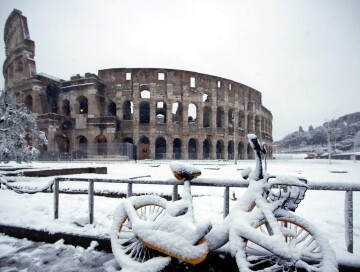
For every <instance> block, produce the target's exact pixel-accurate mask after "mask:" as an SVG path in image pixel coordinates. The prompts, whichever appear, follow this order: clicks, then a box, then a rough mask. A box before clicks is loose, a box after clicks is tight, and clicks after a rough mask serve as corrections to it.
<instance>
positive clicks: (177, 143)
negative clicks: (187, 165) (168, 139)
mask: <svg viewBox="0 0 360 272" xmlns="http://www.w3.org/2000/svg"><path fill="white" fill-rule="evenodd" d="M173 159H175V160H181V139H179V138H176V139H174V141H173Z"/></svg>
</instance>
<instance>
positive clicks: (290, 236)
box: [244, 214, 337, 271]
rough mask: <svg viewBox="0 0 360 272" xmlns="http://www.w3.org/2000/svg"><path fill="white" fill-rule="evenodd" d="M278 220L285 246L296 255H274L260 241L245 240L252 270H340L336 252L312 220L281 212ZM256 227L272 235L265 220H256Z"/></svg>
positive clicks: (248, 262) (246, 254)
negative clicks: (289, 257) (287, 257)
mask: <svg viewBox="0 0 360 272" xmlns="http://www.w3.org/2000/svg"><path fill="white" fill-rule="evenodd" d="M276 221H277V223H278V225H279V226H280V230H281V233H282V234H283V239H284V240H285V242H286V243H287V245H288V248H287V249H285V250H288V251H290V252H291V253H292V256H293V258H292V259H285V258H284V257H282V256H280V254H279V255H274V254H273V253H272V252H270V251H268V250H267V249H265V248H263V247H262V246H261V245H258V244H255V243H253V242H252V241H250V240H244V242H245V258H246V262H247V266H248V268H249V269H250V271H260V270H261V271H337V265H336V259H335V254H334V252H333V251H332V249H331V247H330V245H329V243H328V241H327V239H326V238H325V237H323V235H322V234H321V233H319V232H318V231H317V230H316V229H315V228H314V227H313V226H312V225H311V224H310V223H308V222H307V221H305V220H304V219H300V218H299V217H297V216H295V215H292V214H291V215H289V216H286V215H283V216H278V217H277V218H276ZM256 231H258V232H261V233H262V234H265V235H268V236H272V235H273V232H272V230H271V228H270V225H269V224H268V222H267V221H266V220H263V221H260V222H259V223H258V224H256ZM274 247H276V241H275V242H274Z"/></svg>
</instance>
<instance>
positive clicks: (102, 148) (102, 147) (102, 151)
mask: <svg viewBox="0 0 360 272" xmlns="http://www.w3.org/2000/svg"><path fill="white" fill-rule="evenodd" d="M97 143H98V154H99V155H107V139H106V137H105V135H103V134H100V135H99V136H97Z"/></svg>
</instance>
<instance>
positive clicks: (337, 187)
mask: <svg viewBox="0 0 360 272" xmlns="http://www.w3.org/2000/svg"><path fill="white" fill-rule="evenodd" d="M138 178H142V177H138ZM61 181H77V182H88V183H89V185H88V199H89V202H88V207H89V223H90V224H92V223H93V222H94V183H125V184H127V194H126V196H127V197H130V196H132V194H133V193H132V192H133V184H154V185H171V186H172V201H175V200H177V199H178V186H179V181H177V180H175V179H169V180H144V179H141V180H136V178H133V179H96V178H95V179H89V178H63V177H56V178H55V180H54V218H55V219H58V218H59V193H60V190H59V183H60V182H61ZM248 185H249V182H248V181H242V182H239V181H235V180H219V179H200V178H199V179H198V180H196V181H192V182H191V186H212V187H224V206H223V216H224V218H225V217H226V216H227V215H228V214H229V208H230V187H238V188H246V187H248ZM308 190H318V191H343V192H345V200H344V211H345V216H344V222H345V244H346V248H347V251H348V252H350V253H353V250H354V233H353V228H354V226H353V225H354V220H353V214H354V212H353V208H354V206H353V192H354V191H360V183H355V184H353V183H349V182H347V183H343V182H342V183H336V184H334V183H331V182H310V183H308Z"/></svg>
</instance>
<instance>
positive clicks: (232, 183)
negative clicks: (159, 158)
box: [55, 177, 360, 191]
mask: <svg viewBox="0 0 360 272" xmlns="http://www.w3.org/2000/svg"><path fill="white" fill-rule="evenodd" d="M55 180H57V181H78V182H89V181H90V180H93V181H94V182H101V183H104V182H105V183H133V184H160V185H179V181H178V180H176V179H168V180H153V179H139V180H134V179H96V178H95V179H94V178H64V177H57V178H55ZM191 185H192V186H214V187H239V188H246V187H248V186H249V182H248V181H245V180H234V179H221V180H220V179H197V180H196V181H191ZM307 185H308V188H309V189H310V190H322V191H360V181H359V182H357V183H352V182H341V183H340V182H319V181H313V182H309V183H308V184H307Z"/></svg>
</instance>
